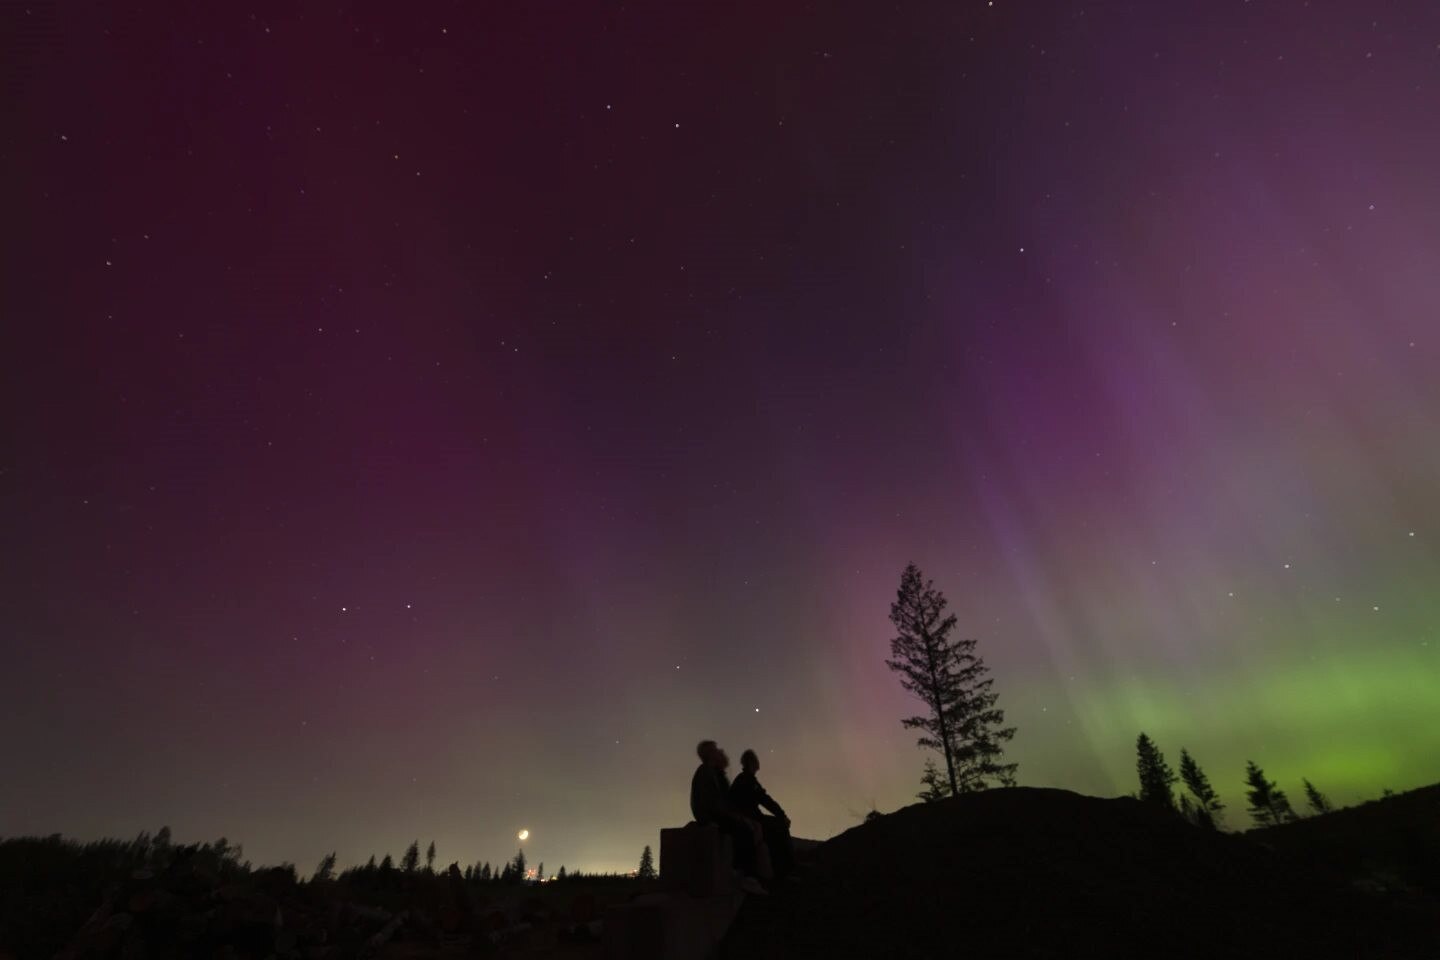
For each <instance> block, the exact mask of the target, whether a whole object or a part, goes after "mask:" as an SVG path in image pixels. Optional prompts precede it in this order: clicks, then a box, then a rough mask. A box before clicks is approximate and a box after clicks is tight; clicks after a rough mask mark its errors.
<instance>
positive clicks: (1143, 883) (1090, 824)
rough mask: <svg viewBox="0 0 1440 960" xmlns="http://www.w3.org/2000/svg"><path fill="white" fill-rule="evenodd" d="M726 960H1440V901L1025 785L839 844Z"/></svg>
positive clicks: (735, 934) (870, 829) (1134, 810)
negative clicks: (1191, 959)
mask: <svg viewBox="0 0 1440 960" xmlns="http://www.w3.org/2000/svg"><path fill="white" fill-rule="evenodd" d="M724 955H725V956H726V957H732V958H742V957H743V958H770V957H774V958H781V957H784V958H805V957H826V958H843V957H866V958H881V957H906V958H941V957H967V958H972V957H1027V958H1029V957H1035V958H1038V957H1092V956H1093V957H1129V956H1140V955H1145V956H1171V957H1187V956H1195V957H1200V956H1203V957H1207V958H1215V957H1226V958H1234V957H1266V958H1276V957H1287V956H1305V957H1307V960H1315V958H1329V957H1335V958H1340V957H1344V958H1347V960H1350V958H1356V957H1396V958H1405V957H1422V956H1425V957H1434V956H1437V955H1440V903H1437V901H1436V900H1434V899H1431V898H1429V897H1427V896H1424V895H1421V894H1399V895H1394V894H1388V895H1384V896H1375V895H1373V894H1370V895H1367V894H1365V893H1363V892H1361V891H1359V890H1357V889H1356V888H1355V887H1354V886H1353V885H1351V884H1350V883H1349V881H1348V880H1346V879H1345V878H1344V877H1341V876H1339V875H1333V874H1328V873H1324V872H1320V871H1317V869H1316V868H1314V866H1313V865H1308V864H1306V863H1303V862H1300V861H1297V860H1296V859H1295V858H1293V857H1292V856H1290V855H1288V854H1287V853H1284V852H1279V851H1276V850H1273V849H1270V848H1268V847H1266V846H1264V845H1262V844H1260V843H1257V842H1255V841H1254V840H1252V839H1249V838H1247V837H1245V836H1237V835H1226V834H1217V833H1213V832H1206V831H1201V830H1199V829H1197V828H1195V827H1192V826H1190V825H1189V824H1188V823H1185V822H1184V821H1182V820H1181V819H1180V818H1179V817H1176V816H1172V815H1168V814H1166V813H1165V812H1163V811H1156V810H1153V809H1150V808H1147V807H1144V806H1143V805H1141V804H1140V803H1139V802H1137V801H1135V800H1130V799H1116V800H1102V799H1097V798H1094V797H1083V796H1080V795H1078V794H1074V793H1070V792H1068V791H1063V790H1043V789H1031V788H1014V789H1005V790H994V791H988V792H985V793H980V794H973V795H969V796H964V797H959V798H955V799H951V800H945V801H942V802H939V803H933V804H917V805H915V806H911V807H906V808H905V809H903V810H900V811H897V812H896V813H893V814H890V815H888V816H884V817H880V818H877V819H876V820H874V821H871V822H867V823H865V824H863V825H861V826H858V827H855V828H854V829H851V830H849V831H847V832H845V833H843V834H841V835H840V836H838V837H835V838H834V839H832V840H830V841H828V842H826V843H825V844H824V845H822V846H821V847H820V848H819V849H818V850H816V851H814V853H813V854H812V856H811V858H810V864H809V866H808V868H807V869H806V871H805V873H804V876H803V878H802V880H801V881H800V882H799V883H798V884H793V885H787V886H785V887H784V888H782V889H780V890H778V891H777V893H776V894H775V895H774V896H772V897H769V898H751V900H750V901H748V902H747V903H746V905H745V908H744V910H743V911H742V912H741V915H740V918H739V920H738V921H737V923H736V925H735V927H734V929H732V931H731V934H730V936H729V937H728V938H727V940H726V944H725V954H724Z"/></svg>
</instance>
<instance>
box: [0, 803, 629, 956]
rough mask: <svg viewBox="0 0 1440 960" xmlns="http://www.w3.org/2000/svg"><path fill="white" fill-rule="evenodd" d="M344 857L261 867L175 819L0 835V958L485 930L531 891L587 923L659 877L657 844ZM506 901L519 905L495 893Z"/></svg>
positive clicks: (537, 910) (526, 900) (501, 922)
mask: <svg viewBox="0 0 1440 960" xmlns="http://www.w3.org/2000/svg"><path fill="white" fill-rule="evenodd" d="M337 860H338V856H337V854H336V853H335V852H331V853H327V854H325V855H324V856H323V857H321V858H320V861H319V863H318V864H317V865H316V867H315V869H314V871H313V873H312V874H311V875H310V876H309V877H308V878H306V877H302V876H301V875H300V874H299V873H298V871H297V870H296V868H295V865H294V864H292V863H288V862H285V863H281V864H279V865H278V866H268V867H256V866H255V865H253V864H252V863H251V862H250V861H248V860H245V859H244V854H243V850H242V848H241V847H240V846H239V845H238V844H232V843H231V842H230V841H229V840H228V839H226V838H224V837H222V838H220V839H218V840H214V841H209V842H201V843H189V844H180V843H175V842H174V841H173V839H172V836H171V831H170V828H169V827H162V828H161V829H160V830H158V831H156V832H155V833H154V834H151V833H149V832H142V833H140V834H139V835H138V836H136V837H135V838H134V839H132V840H118V839H105V840H96V841H92V842H80V841H76V840H71V839H66V838H64V837H62V836H61V835H60V834H52V835H50V836H46V837H16V838H9V839H0V957H7V956H14V957H17V958H21V960H24V958H29V957H54V956H57V955H62V951H63V950H64V949H65V948H66V946H67V944H73V943H76V942H79V943H83V944H88V945H89V946H87V948H86V949H85V950H81V951H79V952H77V953H76V956H89V955H91V954H92V953H94V952H95V951H94V950H93V949H91V947H93V945H94V944H95V943H106V942H111V941H115V942H126V943H128V942H131V941H135V940H136V939H137V938H139V940H140V942H145V943H149V944H150V945H151V946H152V947H156V948H157V949H158V948H159V947H160V946H162V945H163V946H165V949H169V950H172V951H174V950H178V951H180V952H179V953H176V954H175V955H190V954H189V953H187V951H192V950H198V949H200V948H201V946H202V945H205V944H210V945H216V944H228V943H234V942H238V941H240V940H245V939H246V938H249V940H251V941H254V946H255V950H256V951H257V952H258V953H259V955H268V954H272V953H277V951H276V950H275V949H274V947H275V945H276V944H280V945H283V944H285V943H287V942H290V941H292V940H293V939H294V938H295V937H297V936H303V931H305V930H307V929H309V930H311V931H312V932H315V933H316V935H317V936H318V935H319V933H318V932H316V931H319V929H320V928H322V927H323V928H326V929H327V930H330V931H331V934H330V935H332V936H333V935H334V933H333V930H334V928H336V925H337V924H338V925H339V929H341V930H342V931H344V932H347V933H354V934H355V936H357V937H359V936H360V935H361V934H362V933H363V938H371V937H376V936H380V937H398V936H407V937H411V938H414V937H429V936H431V935H432V934H433V935H434V936H436V937H438V936H440V934H441V932H443V931H445V930H448V929H452V928H454V929H463V930H466V931H469V932H470V933H472V934H475V933H477V931H478V932H480V933H485V934H488V933H492V932H495V931H501V932H503V931H504V930H505V929H506V927H507V926H513V925H514V923H516V922H518V921H517V920H516V917H517V916H520V914H519V913H517V912H516V911H517V909H518V908H517V907H515V906H514V905H515V904H522V903H523V904H530V906H529V907H527V908H526V910H527V911H528V913H525V914H524V915H527V916H533V915H538V914H544V913H546V911H547V910H548V911H549V914H550V915H551V916H552V917H553V916H559V915H564V916H565V917H567V918H569V917H571V915H572V914H575V915H576V916H577V917H578V919H577V920H576V924H580V923H582V922H588V919H589V918H590V917H591V915H592V914H595V913H596V911H597V910H598V909H599V905H600V904H603V903H605V902H608V901H614V900H623V899H625V898H626V897H628V896H630V895H632V893H634V892H637V888H638V891H643V890H645V889H648V888H649V881H653V880H654V879H655V869H654V858H653V854H652V853H651V850H650V847H649V846H646V847H645V849H644V851H643V853H642V855H641V858H640V869H638V870H636V871H631V872H628V873H602V872H588V871H581V870H572V869H569V868H567V867H565V866H561V867H560V868H559V869H558V870H557V871H556V872H555V873H554V874H553V875H546V874H545V872H544V870H545V868H544V865H543V864H539V865H537V866H536V867H535V869H531V868H530V866H529V864H528V862H527V859H526V856H525V852H524V851H523V850H519V851H517V852H516V854H515V856H514V857H512V858H511V859H509V860H507V861H505V862H504V863H501V864H498V865H492V864H491V863H489V862H486V861H479V862H475V863H472V864H469V865H467V866H464V867H462V866H461V865H460V864H459V863H458V862H455V863H451V864H450V865H449V866H448V867H446V868H443V869H438V868H437V867H436V862H437V850H436V847H435V844H434V843H433V842H432V843H430V844H429V845H428V847H427V848H426V849H425V851H424V853H423V855H422V853H421V850H420V845H419V842H418V841H416V842H415V843H412V844H411V845H410V846H409V847H408V848H406V850H405V852H404V853H403V854H402V856H401V858H400V860H399V862H398V863H397V862H396V861H395V858H394V857H392V856H391V855H389V854H386V855H384V856H383V857H379V858H377V857H375V856H371V857H370V858H369V859H368V860H367V861H366V862H365V863H364V864H361V865H359V866H352V867H348V868H345V869H343V870H340V869H337ZM542 877H543V878H544V880H543V883H542V882H541V879H540V878H542ZM537 898H538V899H537ZM537 903H561V904H563V906H562V907H553V908H541V907H537V906H535V904H537ZM504 904H511V905H512V906H510V907H506V908H504V909H503V910H501V909H500V907H499V906H497V905H504ZM574 904H579V905H580V906H579V907H578V908H576V907H574ZM587 904H588V905H587ZM497 910H499V913H497ZM556 911H559V912H558V913H557V912H556ZM577 911H578V913H577ZM522 912H523V911H522ZM282 913H283V915H284V917H285V918H286V919H285V920H284V921H283V922H277V919H276V918H277V917H278V916H280V915H281V914H282ZM502 915H503V916H502ZM297 931H300V932H299V933H297ZM187 936H189V937H192V938H193V939H191V940H185V939H184V938H185V937H187ZM271 941H274V942H273V943H272V942H271ZM267 944H268V946H267ZM262 948H263V949H262ZM101 952H102V953H103V952H104V951H101ZM278 954H279V955H281V956H283V955H285V954H284V952H283V951H278ZM167 955H169V954H167ZM247 955H248V954H247Z"/></svg>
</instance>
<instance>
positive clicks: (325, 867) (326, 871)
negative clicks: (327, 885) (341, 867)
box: [310, 851, 335, 882]
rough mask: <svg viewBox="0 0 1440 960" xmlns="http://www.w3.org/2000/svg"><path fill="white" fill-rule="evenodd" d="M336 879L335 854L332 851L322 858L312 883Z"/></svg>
mask: <svg viewBox="0 0 1440 960" xmlns="http://www.w3.org/2000/svg"><path fill="white" fill-rule="evenodd" d="M334 878H335V853H334V851H331V852H330V853H327V854H325V856H323V857H321V858H320V863H319V864H318V865H317V866H316V867H315V875H314V876H313V877H311V878H310V880H311V882H314V881H316V880H319V881H325V880H333V879H334Z"/></svg>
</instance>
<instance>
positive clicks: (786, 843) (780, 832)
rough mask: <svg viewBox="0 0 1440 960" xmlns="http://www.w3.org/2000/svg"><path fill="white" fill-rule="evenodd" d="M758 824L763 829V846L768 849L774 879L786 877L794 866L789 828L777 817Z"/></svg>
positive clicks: (793, 853)
mask: <svg viewBox="0 0 1440 960" xmlns="http://www.w3.org/2000/svg"><path fill="white" fill-rule="evenodd" d="M760 823H761V825H762V826H763V827H764V829H765V845H766V846H767V847H769V848H770V862H771V864H772V866H773V867H774V868H775V877H776V879H781V878H783V877H786V876H788V875H789V874H790V871H791V869H793V868H794V866H795V848H794V845H793V844H791V842H790V827H789V826H787V825H786V823H785V821H783V820H781V819H780V818H779V817H766V818H764V819H763V820H761V821H760Z"/></svg>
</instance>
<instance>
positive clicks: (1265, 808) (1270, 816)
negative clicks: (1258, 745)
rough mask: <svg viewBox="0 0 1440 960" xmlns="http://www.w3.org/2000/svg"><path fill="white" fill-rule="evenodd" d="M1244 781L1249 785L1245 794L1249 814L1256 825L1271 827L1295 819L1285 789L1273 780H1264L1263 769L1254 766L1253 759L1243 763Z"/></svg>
mask: <svg viewBox="0 0 1440 960" xmlns="http://www.w3.org/2000/svg"><path fill="white" fill-rule="evenodd" d="M1245 783H1246V784H1247V785H1248V786H1249V789H1248V790H1246V791H1245V796H1246V797H1247V798H1248V799H1249V800H1250V816H1251V817H1252V818H1253V819H1254V821H1255V824H1256V825H1257V826H1261V827H1273V826H1275V825H1276V824H1280V823H1284V822H1285V821H1287V820H1294V819H1295V811H1293V810H1291V809H1290V800H1289V799H1288V798H1287V797H1286V796H1285V791H1284V790H1281V789H1280V788H1279V787H1278V786H1276V785H1275V783H1274V781H1272V780H1266V779H1265V771H1263V770H1261V769H1260V768H1259V767H1258V766H1256V764H1255V761H1254V760H1247V761H1246V763H1245Z"/></svg>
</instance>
